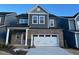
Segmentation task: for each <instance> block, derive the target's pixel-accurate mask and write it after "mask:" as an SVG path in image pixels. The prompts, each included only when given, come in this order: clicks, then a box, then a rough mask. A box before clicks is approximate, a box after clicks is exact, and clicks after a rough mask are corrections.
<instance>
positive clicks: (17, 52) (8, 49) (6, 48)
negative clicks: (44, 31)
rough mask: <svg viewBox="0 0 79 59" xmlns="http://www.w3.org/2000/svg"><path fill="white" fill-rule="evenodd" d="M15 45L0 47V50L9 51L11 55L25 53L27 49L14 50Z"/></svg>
mask: <svg viewBox="0 0 79 59" xmlns="http://www.w3.org/2000/svg"><path fill="white" fill-rule="evenodd" d="M14 48H15V47H0V50H2V51H5V52H8V53H11V54H12V55H26V53H27V51H16V52H14V51H13V49H14Z"/></svg>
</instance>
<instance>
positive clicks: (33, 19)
mask: <svg viewBox="0 0 79 59" xmlns="http://www.w3.org/2000/svg"><path fill="white" fill-rule="evenodd" d="M34 17H37V23H34V22H33V20H34V19H33V18H34ZM32 24H38V16H37V15H33V16H32Z"/></svg>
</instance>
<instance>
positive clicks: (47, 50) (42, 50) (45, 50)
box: [27, 47, 72, 55]
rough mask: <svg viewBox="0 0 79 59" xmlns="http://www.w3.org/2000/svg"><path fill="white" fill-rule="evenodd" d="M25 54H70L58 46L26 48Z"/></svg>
mask: <svg viewBox="0 0 79 59" xmlns="http://www.w3.org/2000/svg"><path fill="white" fill-rule="evenodd" d="M27 55H72V53H69V52H68V51H66V50H64V49H63V48H60V47H36V48H30V49H28V53H27Z"/></svg>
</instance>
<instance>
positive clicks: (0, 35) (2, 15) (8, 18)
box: [0, 12, 17, 44]
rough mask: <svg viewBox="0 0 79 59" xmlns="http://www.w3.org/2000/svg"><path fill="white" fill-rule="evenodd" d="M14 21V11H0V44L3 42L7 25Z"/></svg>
mask: <svg viewBox="0 0 79 59" xmlns="http://www.w3.org/2000/svg"><path fill="white" fill-rule="evenodd" d="M16 22H17V20H16V13H15V12H0V44H5V40H6V38H5V37H6V31H7V27H8V26H10V25H12V24H15V23H16Z"/></svg>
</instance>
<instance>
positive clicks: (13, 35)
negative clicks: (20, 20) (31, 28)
mask: <svg viewBox="0 0 79 59" xmlns="http://www.w3.org/2000/svg"><path fill="white" fill-rule="evenodd" d="M27 36H28V27H8V28H7V34H6V42H5V45H11V46H27Z"/></svg>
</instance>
